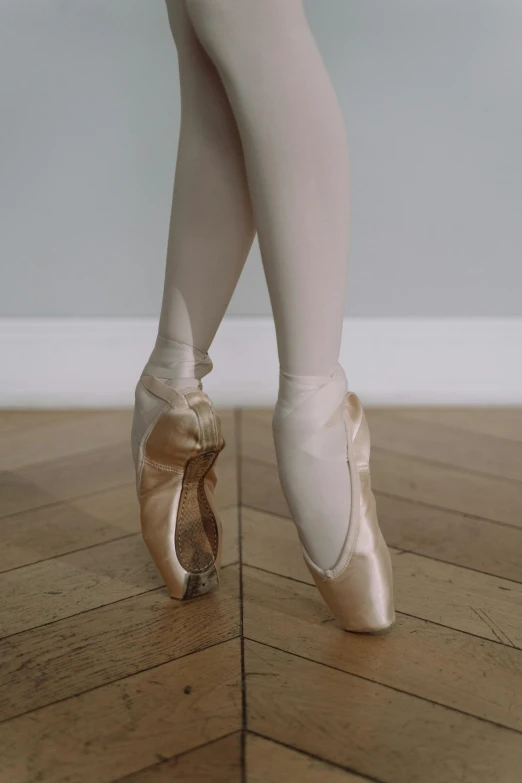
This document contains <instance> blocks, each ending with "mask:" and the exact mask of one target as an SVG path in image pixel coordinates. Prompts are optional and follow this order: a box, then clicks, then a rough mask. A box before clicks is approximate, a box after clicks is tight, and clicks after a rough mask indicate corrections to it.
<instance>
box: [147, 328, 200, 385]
mask: <svg viewBox="0 0 522 783" xmlns="http://www.w3.org/2000/svg"><path fill="white" fill-rule="evenodd" d="M212 367H213V365H212V360H211V358H210V356H209V355H208V353H206V352H205V351H201V350H200V349H199V348H196V347H195V346H193V345H189V344H188V343H183V342H181V341H178V340H172V339H170V338H167V337H163V336H162V335H159V334H158V336H157V338H156V343H155V345H154V348H153V350H152V353H151V355H150V357H149V360H148V362H147V364H146V365H145V367H144V369H143V373H142V374H144V375H154V376H155V377H156V378H161V380H163V381H164V382H165V383H166V384H167V385H168V386H170V387H172V388H173V389H177V390H181V389H191V388H194V389H197V388H202V384H201V379H202V378H203V377H204V376H205V375H208V373H209V372H210V371H211V370H212Z"/></svg>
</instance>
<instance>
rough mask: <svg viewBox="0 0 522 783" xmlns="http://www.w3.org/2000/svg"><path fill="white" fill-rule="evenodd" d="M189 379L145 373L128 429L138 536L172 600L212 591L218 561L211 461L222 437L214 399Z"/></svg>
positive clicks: (218, 532)
mask: <svg viewBox="0 0 522 783" xmlns="http://www.w3.org/2000/svg"><path fill="white" fill-rule="evenodd" d="M149 364H150V363H149ZM210 366H211V365H210ZM178 385H179V384H178ZM181 385H182V384H181ZM194 386H195V384H192V387H191V388H180V389H174V388H172V387H171V386H169V385H168V384H167V383H165V382H164V381H163V380H162V379H161V378H158V377H155V376H154V375H148V374H146V373H145V372H144V374H142V376H141V378H140V380H139V382H138V385H137V387H136V406H135V414H134V421H133V433H132V440H133V456H134V461H135V467H136V490H137V494H138V499H139V504H140V519H141V531H142V535H143V539H144V541H145V543H146V545H147V548H148V550H149V552H150V554H151V557H152V559H153V560H154V562H155V564H156V567H157V569H158V571H159V573H160V575H161V577H162V578H163V580H164V581H165V584H166V586H167V589H168V591H169V593H170V595H171V596H172V598H177V599H186V598H194V597H196V596H198V595H202V594H204V593H208V592H211V591H213V590H215V589H216V588H217V587H218V585H219V569H220V565H221V542H222V530H221V520H220V518H219V514H218V512H217V509H216V507H215V502H214V490H215V487H216V482H217V475H216V471H215V463H216V459H217V457H218V455H219V453H220V452H221V451H222V450H223V448H224V447H225V445H226V444H225V440H224V438H223V435H222V432H221V422H220V418H219V415H218V414H217V412H216V411H215V410H214V407H213V404H212V401H211V399H210V398H209V397H208V395H207V394H205V392H204V391H203V390H202V388H201V384H197V386H196V388H194ZM144 422H145V423H146V429H145V430H144V426H145V425H144ZM143 430H144V431H143Z"/></svg>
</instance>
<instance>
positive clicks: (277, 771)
mask: <svg viewBox="0 0 522 783" xmlns="http://www.w3.org/2000/svg"><path fill="white" fill-rule="evenodd" d="M246 739H247V742H246V763H247V781H248V783H290V782H291V781H296V782H297V781H299V783H364V781H367V780H368V778H363V777H361V776H360V775H355V774H353V773H352V772H347V771H346V770H344V769H339V767H334V766H332V764H327V763H326V762H324V761H319V760H318V759H314V758H312V757H311V756H307V755H306V754H305V753H299V752H298V751H296V750H292V749H291V748H285V747H284V746H283V745H278V744H277V742H273V741H271V740H267V739H265V738H264V737H259V736H258V735H256V734H250V733H249V734H247V738H246Z"/></svg>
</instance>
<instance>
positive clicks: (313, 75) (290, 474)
mask: <svg viewBox="0 0 522 783" xmlns="http://www.w3.org/2000/svg"><path fill="white" fill-rule="evenodd" d="M167 2H168V3H169V0H167ZM185 2H186V7H187V10H188V12H189V15H190V18H191V20H192V22H193V24H194V29H195V31H196V33H197V35H198V37H199V39H200V41H201V42H202V44H203V46H204V47H205V49H206V51H207V52H208V54H209V56H210V57H211V58H212V61H213V62H214V64H215V66H216V68H217V69H218V71H219V73H220V75H221V79H222V81H223V84H224V85H225V89H226V91H227V95H228V98H229V100H230V104H231V106H232V110H233V112H234V116H235V118H236V122H237V125H238V128H239V132H240V136H241V142H242V146H243V150H244V155H245V162H246V169H247V177H248V183H249V188H250V193H251V196H252V202H253V207H254V215H255V222H256V226H257V230H258V237H259V244H260V249H261V254H262V259H263V265H264V270H265V274H266V278H267V284H268V289H269V294H270V299H271V303H272V308H273V312H274V319H275V326H276V333H277V341H278V351H279V361H280V371H281V372H280V388H279V399H278V403H277V406H276V410H275V414H274V436H275V443H276V449H277V456H278V465H279V472H280V478H281V483H282V486H283V489H284V491H285V495H286V496H287V500H288V502H289V506H290V510H291V511H292V516H293V518H294V521H295V522H296V524H297V525H298V529H299V534H300V537H301V540H302V541H303V544H304V546H305V548H306V551H307V552H308V553H309V555H310V556H311V557H312V559H313V560H314V561H315V562H316V563H317V564H318V565H319V566H320V567H321V568H324V569H327V568H331V567H333V565H334V564H335V563H336V561H337V559H338V557H339V554H340V552H341V549H342V546H343V543H344V542H345V538H346V535H347V527H348V521H349V518H350V502H351V484H350V479H349V474H348V471H347V469H346V448H347V443H346V432H345V427H344V423H343V415H342V405H343V401H344V398H345V395H346V391H347V380H346V376H345V374H344V371H343V370H342V368H341V366H340V365H339V364H338V358H339V349H340V341H341V331H342V323H343V314H344V303H345V287H346V267H347V253H348V149H347V140H346V133H345V127H344V123H343V119H342V115H341V111H340V108H339V105H338V102H337V99H336V96H335V93H334V90H333V87H332V84H331V82H330V79H329V77H328V74H327V71H326V68H325V65H324V63H323V60H322V58H321V55H320V53H319V50H318V48H317V45H316V43H315V40H314V38H313V36H312V33H311V31H310V28H309V26H308V23H307V20H306V16H305V13H304V10H303V6H302V2H301V0H284V1H283V0H241V2H238V0H185ZM170 4H172V0H170Z"/></svg>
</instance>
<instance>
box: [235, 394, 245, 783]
mask: <svg viewBox="0 0 522 783" xmlns="http://www.w3.org/2000/svg"><path fill="white" fill-rule="evenodd" d="M241 416H242V411H241V409H236V410H235V411H234V421H235V425H236V427H235V436H236V471H237V513H238V549H239V612H240V614H239V624H240V639H241V642H240V644H241V781H242V783H247V770H246V729H247V717H248V716H247V702H246V677H245V637H244V630H243V519H242V505H241V500H242V482H241V467H242V462H241V457H242V453H241V424H242V419H241Z"/></svg>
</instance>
